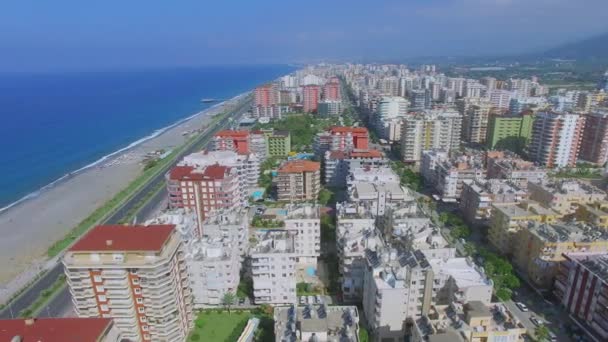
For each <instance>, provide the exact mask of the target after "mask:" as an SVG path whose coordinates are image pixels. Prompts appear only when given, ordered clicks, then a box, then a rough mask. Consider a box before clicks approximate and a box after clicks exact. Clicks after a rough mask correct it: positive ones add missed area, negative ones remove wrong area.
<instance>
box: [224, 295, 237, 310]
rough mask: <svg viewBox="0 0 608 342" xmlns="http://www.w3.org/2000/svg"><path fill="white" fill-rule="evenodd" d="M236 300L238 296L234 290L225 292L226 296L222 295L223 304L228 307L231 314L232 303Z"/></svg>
mask: <svg viewBox="0 0 608 342" xmlns="http://www.w3.org/2000/svg"><path fill="white" fill-rule="evenodd" d="M235 301H236V296H235V295H234V293H232V292H226V293H224V296H223V297H222V305H223V306H224V307H226V308H227V309H228V313H229V314H230V307H231V306H232V305H234V302H235Z"/></svg>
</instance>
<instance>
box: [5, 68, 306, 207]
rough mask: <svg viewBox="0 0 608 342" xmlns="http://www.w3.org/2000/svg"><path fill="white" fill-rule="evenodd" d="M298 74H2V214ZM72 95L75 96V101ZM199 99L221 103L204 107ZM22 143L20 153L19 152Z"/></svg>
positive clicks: (244, 70)
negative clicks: (224, 104)
mask: <svg viewBox="0 0 608 342" xmlns="http://www.w3.org/2000/svg"><path fill="white" fill-rule="evenodd" d="M294 70H295V68H294V67H293V66H290V65H245V66H213V67H211V66H209V67H197V68H195V67H180V68H158V69H156V68H155V69H150V68H145V69H136V70H132V71H129V70H113V71H65V72H56V71H49V72H42V73H40V72H14V73H6V72H0V117H2V118H4V119H3V120H5V122H4V123H3V125H0V144H2V145H3V146H7V147H8V146H13V148H12V149H5V151H4V152H5V158H3V161H2V162H0V174H2V175H3V177H0V213H2V212H3V211H5V210H8V209H9V208H10V207H12V206H14V205H16V204H18V203H20V202H22V201H25V200H27V199H29V198H33V197H36V196H38V195H39V194H40V193H41V192H43V191H44V190H46V189H48V188H52V187H53V186H54V185H55V184H57V183H59V182H61V181H63V180H65V179H66V178H68V177H70V176H71V175H73V174H75V173H77V172H80V171H83V170H85V169H87V168H89V167H93V166H95V165H96V164H98V163H99V162H102V161H104V160H106V159H108V158H110V157H113V156H115V155H118V154H120V153H123V152H124V151H126V150H128V149H130V148H133V147H135V146H137V145H139V144H141V143H143V142H145V141H148V140H149V139H152V138H154V137H156V136H158V135H160V134H162V133H163V132H164V131H166V130H167V129H169V128H171V127H174V126H175V125H177V124H179V123H181V122H183V121H185V120H188V119H190V118H192V117H194V116H196V115H198V114H199V113H200V112H202V111H205V110H207V109H209V108H211V107H213V106H217V105H218V104H220V103H221V102H223V101H226V100H229V99H231V98H234V97H235V96H238V95H240V94H243V93H247V92H249V91H251V90H253V88H254V87H255V86H256V85H258V84H260V83H264V82H268V81H271V80H274V79H276V78H277V77H280V76H283V75H286V74H288V73H290V72H292V71H294ZM40 92H43V93H40ZM67 93H69V94H67ZM74 93H76V94H75V95H76V96H77V97H76V98H74V97H73V96H70V94H74ZM30 97H31V98H32V100H31V101H32V102H28V98H30ZM202 98H213V99H217V100H218V101H217V102H214V103H202V102H201V101H200V100H201V99H202ZM58 101H59V102H58ZM88 104H92V105H95V104H97V105H99V107H91V106H87V105H88ZM106 106H110V107H115V108H114V109H113V110H112V108H106ZM45 113H46V114H45ZM106 113H107V114H108V115H106ZM52 115H55V116H52ZM82 115H87V118H83V117H82ZM89 115H90V116H89ZM49 116H50V117H49ZM148 119H149V120H148ZM22 124H23V125H22ZM28 125H29V127H28ZM2 127H4V128H2ZM49 129H54V130H49ZM23 130H26V132H25V134H23V135H21V133H22V132H23ZM28 131H31V133H33V134H32V135H30V134H28ZM35 133H40V134H38V135H36V134H35ZM50 136H59V137H61V138H59V139H50V140H49V139H47V138H50ZM32 138H33V140H32ZM95 138H98V139H95ZM23 139H25V141H24V140H23ZM19 140H21V142H23V144H22V146H23V148H22V149H21V150H20V149H19V148H15V147H14V142H13V141H15V142H18V141H19ZM45 163H46V164H45Z"/></svg>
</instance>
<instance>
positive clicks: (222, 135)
mask: <svg viewBox="0 0 608 342" xmlns="http://www.w3.org/2000/svg"><path fill="white" fill-rule="evenodd" d="M213 149H214V150H215V151H234V152H236V153H239V154H246V153H249V152H250V151H249V131H235V130H223V131H219V132H217V133H215V134H214V135H213Z"/></svg>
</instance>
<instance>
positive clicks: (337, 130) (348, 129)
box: [329, 126, 368, 134]
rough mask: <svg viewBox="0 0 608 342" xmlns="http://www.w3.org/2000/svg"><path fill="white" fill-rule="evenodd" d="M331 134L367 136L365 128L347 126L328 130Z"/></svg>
mask: <svg viewBox="0 0 608 342" xmlns="http://www.w3.org/2000/svg"><path fill="white" fill-rule="evenodd" d="M329 132H331V133H332V134H336V133H359V134H368V132H367V128H365V127H347V126H334V127H331V128H330V129H329Z"/></svg>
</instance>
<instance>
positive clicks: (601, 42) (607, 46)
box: [540, 32, 608, 60]
mask: <svg viewBox="0 0 608 342" xmlns="http://www.w3.org/2000/svg"><path fill="white" fill-rule="evenodd" d="M540 56H542V57H547V58H563V59H585V60H587V59H608V32H607V33H604V34H601V35H598V36H594V37H590V38H587V39H583V40H579V41H575V42H570V43H566V44H562V45H559V46H556V47H554V48H551V49H548V50H546V51H544V52H542V53H540Z"/></svg>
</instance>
